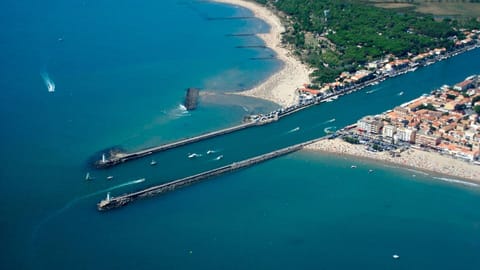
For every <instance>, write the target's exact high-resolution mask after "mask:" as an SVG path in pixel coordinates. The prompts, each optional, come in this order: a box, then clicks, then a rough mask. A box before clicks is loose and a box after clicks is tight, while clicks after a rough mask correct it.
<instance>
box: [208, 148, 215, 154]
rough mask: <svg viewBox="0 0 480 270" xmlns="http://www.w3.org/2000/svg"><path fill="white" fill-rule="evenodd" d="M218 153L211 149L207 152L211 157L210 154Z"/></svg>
mask: <svg viewBox="0 0 480 270" xmlns="http://www.w3.org/2000/svg"><path fill="white" fill-rule="evenodd" d="M216 152H217V151H215V150H210V149H208V150H207V155H210V154H213V153H216Z"/></svg>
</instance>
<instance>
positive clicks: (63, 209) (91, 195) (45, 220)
mask: <svg viewBox="0 0 480 270" xmlns="http://www.w3.org/2000/svg"><path fill="white" fill-rule="evenodd" d="M142 182H145V178H140V179H136V180H132V181H128V182H125V183H123V184H119V185H116V186H113V187H109V188H106V189H102V190H99V191H96V192H92V193H90V194H87V195H83V196H80V197H77V198H75V199H73V200H71V201H69V202H68V203H67V204H65V206H63V207H62V208H60V209H58V210H57V211H55V212H53V213H52V214H50V215H48V216H47V217H46V218H44V219H43V220H42V221H40V223H38V225H37V226H36V227H35V228H34V230H33V234H32V239H33V240H35V239H36V237H37V235H38V232H39V231H40V228H41V227H42V226H44V225H45V224H47V223H48V222H49V221H50V220H51V219H53V218H54V217H57V216H59V215H60V214H62V213H63V212H65V211H66V210H68V209H69V208H70V207H72V205H74V204H76V203H77V202H79V201H81V200H84V199H87V198H90V197H93V196H96V195H100V194H103V193H106V192H109V191H112V190H115V189H119V188H122V187H126V186H130V185H135V184H139V183H142Z"/></svg>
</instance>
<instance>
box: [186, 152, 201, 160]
mask: <svg viewBox="0 0 480 270" xmlns="http://www.w3.org/2000/svg"><path fill="white" fill-rule="evenodd" d="M201 156H202V154H197V153H191V154H190V153H189V154H188V158H190V159H191V158H197V157H201Z"/></svg>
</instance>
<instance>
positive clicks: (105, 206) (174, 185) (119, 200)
mask: <svg viewBox="0 0 480 270" xmlns="http://www.w3.org/2000/svg"><path fill="white" fill-rule="evenodd" d="M323 139H326V137H321V138H317V139H314V140H310V141H307V142H303V143H299V144H296V145H292V146H289V147H286V148H282V149H279V150H276V151H273V152H269V153H266V154H263V155H259V156H256V157H253V158H249V159H246V160H242V161H239V162H233V163H231V164H228V165H225V166H222V167H219V168H216V169H213V170H209V171H206V172H202V173H199V174H195V175H192V176H188V177H185V178H181V179H178V180H174V181H171V182H168V183H164V184H161V185H157V186H153V187H149V188H146V189H143V190H140V191H136V192H133V193H128V194H124V195H121V196H118V197H110V196H109V195H107V198H106V199H104V200H102V201H100V202H99V203H98V204H97V209H98V210H99V211H106V210H110V209H114V208H118V207H122V206H125V205H126V204H128V203H130V202H133V201H135V200H137V199H141V198H146V197H151V196H155V195H159V194H163V193H166V192H169V191H174V190H176V189H178V188H182V187H185V186H188V185H191V184H194V183H197V182H199V181H202V180H205V179H208V178H211V177H214V176H218V175H221V174H224V173H227V172H231V171H235V170H239V169H241V168H246V167H249V166H253V165H255V164H258V163H261V162H264V161H267V160H270V159H273V158H276V157H280V156H283V155H287V154H290V153H292V152H295V151H298V150H301V149H303V147H305V146H306V145H309V144H312V143H315V142H318V141H320V140H323Z"/></svg>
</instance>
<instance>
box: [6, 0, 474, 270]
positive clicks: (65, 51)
mask: <svg viewBox="0 0 480 270" xmlns="http://www.w3.org/2000/svg"><path fill="white" fill-rule="evenodd" d="M0 10H2V11H1V12H2V16H0V31H1V32H0V33H1V35H0V72H1V74H2V75H1V76H0V88H1V89H2V98H1V99H0V102H1V104H0V120H1V123H2V129H1V130H2V132H0V148H1V149H2V152H1V155H0V162H1V164H2V168H1V169H0V192H1V193H0V195H1V201H0V202H1V203H0V214H1V216H0V237H1V238H0V239H2V240H3V243H2V246H3V248H2V252H1V253H0V254H1V255H0V265H2V269H14V268H15V269H65V268H69V269H97V268H98V269H100V268H103V269H105V268H107V269H110V268H117V269H131V268H135V269H153V268H155V269H159V268H161V269H173V268H174V269H193V268H195V269H220V268H225V269H294V268H295V269H297V268H303V269H353V268H355V269H477V268H479V267H480V258H478V252H479V251H480V212H479V211H476V208H475V205H479V203H480V192H479V189H478V188H475V187H468V186H462V185H456V184H451V183H445V182H441V181H436V180H434V179H433V178H432V177H431V176H426V175H423V176H422V175H419V174H418V173H416V174H417V177H416V178H413V177H412V174H413V173H412V172H410V171H407V170H404V169H397V168H391V167H387V166H383V165H379V164H375V163H369V162H364V161H357V160H352V159H343V158H338V157H332V156H326V155H319V154H314V153H310V152H300V153H295V154H292V155H289V156H286V157H282V158H279V159H275V160H272V161H269V162H267V163H264V164H261V165H259V166H255V167H252V168H249V169H246V170H242V171H239V172H235V173H231V174H227V175H224V176H221V177H217V178H214V179H211V180H209V181H207V182H204V183H202V184H198V185H193V186H191V187H189V188H185V189H182V190H179V191H177V192H174V193H171V194H167V195H165V196H161V197H156V198H151V199H148V200H144V201H139V202H136V203H134V204H132V205H130V206H128V207H126V208H124V209H120V210H118V211H112V212H108V213H99V212H97V211H96V208H95V204H96V203H97V202H98V201H99V200H100V199H102V198H103V197H104V196H105V195H106V192H107V190H111V192H112V195H118V194H121V193H123V192H127V191H133V190H136V189H139V188H141V187H145V186H149V185H152V184H157V183H161V182H164V181H168V180H172V179H176V178H179V177H182V176H185V175H189V174H192V173H196V172H199V171H203V170H207V169H211V168H214V167H217V166H220V165H223V164H226V163H229V162H233V161H236V160H241V159H244V158H247V157H251V156H254V155H257V154H261V153H264V152H267V151H270V150H273V149H276V148H280V147H283V146H287V145H290V144H294V143H297V142H300V141H303V140H307V139H311V138H315V137H318V136H321V135H323V134H324V129H325V128H327V127H332V126H336V127H342V126H344V125H346V124H349V123H352V122H355V121H356V120H357V118H359V117H361V116H363V115H365V114H375V113H379V112H382V111H385V110H387V109H390V108H392V107H394V106H396V105H398V104H401V103H403V102H405V101H407V100H410V99H412V98H415V97H417V96H419V95H420V94H422V93H426V92H429V91H430V90H433V89H435V88H436V87H439V86H441V85H443V84H453V83H455V82H457V81H460V80H462V79H463V78H464V77H466V76H468V75H471V74H474V73H478V72H479V71H480V61H479V59H480V51H478V50H477V51H473V52H469V53H466V54H464V55H460V56H458V57H455V58H453V59H449V60H446V61H443V62H441V63H438V64H436V65H432V66H429V67H427V68H423V69H419V70H417V71H416V72H415V73H410V74H407V75H404V76H401V77H397V78H394V79H391V80H388V81H385V82H383V83H381V84H380V85H377V86H373V87H370V88H367V89H364V90H362V91H360V92H357V93H354V94H351V95H349V96H344V97H342V98H340V99H338V100H337V101H335V102H331V103H326V104H322V105H320V106H316V107H312V108H310V109H308V110H304V111H302V112H299V113H297V114H295V115H292V116H290V117H287V118H284V119H282V121H280V122H277V123H274V124H271V125H267V126H263V127H259V128H253V129H247V130H244V131H241V132H238V133H234V134H230V135H227V136H224V137H219V138H215V139H212V140H207V141H204V142H201V143H197V144H193V145H190V146H186V147H181V148H178V149H175V150H172V151H168V152H165V153H160V154H157V155H155V156H154V157H153V158H154V159H155V160H157V161H158V165H157V166H155V167H151V166H149V162H150V160H149V159H148V160H147V159H144V160H137V161H134V162H131V163H128V164H125V165H122V166H119V167H116V168H114V169H110V170H106V171H97V170H94V169H92V168H91V167H90V166H89V164H88V161H89V160H90V159H91V158H92V156H93V155H94V154H96V157H98V153H100V152H101V151H102V150H103V149H105V148H108V147H112V146H120V147H122V148H124V149H137V148H139V147H144V146H148V145H154V144H157V143H162V142H167V141H171V140H173V139H176V138H182V137H187V136H192V135H195V134H198V133H202V132H206V131H210V130H214V129H217V128H220V127H226V126H230V125H233V124H236V123H239V122H240V121H241V119H242V117H243V115H244V114H245V113H247V112H246V111H248V112H265V111H270V110H271V109H272V108H275V105H274V104H271V103H268V102H264V101H258V100H254V99H250V98H241V97H233V96H230V95H224V93H225V92H229V91H235V90H239V89H244V88H248V87H250V86H252V85H255V84H256V83H258V82H260V81H262V80H264V79H265V78H266V77H267V76H268V75H269V74H271V73H272V72H275V70H277V69H278V68H279V67H280V66H279V63H278V62H277V61H255V60H251V59H250V58H252V57H259V56H268V55H270V54H271V53H272V52H271V51H270V50H265V49H238V48H236V46H240V45H254V44H260V43H261V41H260V40H259V39H257V38H255V37H232V36H228V34H232V33H258V32H264V31H266V30H267V29H268V27H267V26H266V25H265V24H264V23H263V22H261V21H259V20H256V19H248V20H208V19H207V18H212V17H217V18H218V17H228V16H248V15H250V14H251V13H250V12H249V11H247V10H245V9H241V8H235V7H231V6H227V5H220V4H213V3H208V2H202V1H174V0H165V1H140V2H135V1H128V0H123V1H46V2H41V3H40V2H38V3H37V1H28V0H24V1H13V0H7V1H3V2H1V3H0ZM41 74H48V76H49V77H50V78H51V79H52V80H53V81H54V82H55V85H56V91H55V92H54V93H49V92H48V91H47V87H46V86H45V83H44V81H43V79H42V76H41ZM188 87H200V88H202V92H203V93H205V94H204V95H203V96H202V99H201V103H200V106H199V108H198V110H196V111H194V112H190V113H185V112H183V111H182V110H181V109H180V107H179V105H180V104H181V102H182V100H183V97H184V95H185V90H186V88H188ZM371 90H374V92H372V93H371V94H367V91H371ZM399 92H404V94H403V95H401V96H400V95H398V93H399ZM333 119H335V120H334V121H333ZM329 120H331V121H329ZM296 127H300V129H299V130H298V131H296V132H291V130H292V129H294V128H296ZM208 149H213V150H216V151H217V152H216V153H214V154H212V155H207V154H206V151H207V150H208ZM193 152H196V153H202V154H203V156H202V157H201V158H198V159H195V160H190V159H188V158H187V155H188V153H193ZM218 155H223V156H224V158H223V159H221V160H218V161H216V160H214V159H215V158H216V157H217V156H218ZM352 163H355V164H357V165H358V169H357V170H351V169H349V167H350V165H351V164H352ZM369 169H374V170H375V173H373V174H369V173H368V170H369ZM87 171H90V173H91V174H92V175H93V176H94V177H96V179H95V180H93V181H91V182H86V181H85V180H84V177H85V174H86V172H87ZM107 175H113V176H114V177H115V178H114V179H113V180H111V181H107V180H106V179H105V178H106V176H107ZM139 178H146V180H145V182H143V183H138V184H131V185H127V186H124V187H119V185H122V184H125V183H132V182H131V181H132V180H135V179H139ZM394 253H398V254H400V256H401V259H400V260H393V259H392V257H391V256H392V254H394Z"/></svg>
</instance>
